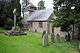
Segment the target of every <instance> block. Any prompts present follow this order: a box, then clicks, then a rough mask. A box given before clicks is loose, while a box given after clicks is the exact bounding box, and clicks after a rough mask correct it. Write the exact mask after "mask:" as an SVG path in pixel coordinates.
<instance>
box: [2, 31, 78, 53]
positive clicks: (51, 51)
mask: <svg viewBox="0 0 80 53" xmlns="http://www.w3.org/2000/svg"><path fill="white" fill-rule="evenodd" d="M0 53H78V52H77V51H76V49H74V48H72V47H71V45H70V44H67V43H54V44H50V46H48V47H43V46H42V38H41V34H40V33H32V32H29V33H28V35H26V36H5V35H4V34H0Z"/></svg>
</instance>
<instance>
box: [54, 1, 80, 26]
mask: <svg viewBox="0 0 80 53" xmlns="http://www.w3.org/2000/svg"><path fill="white" fill-rule="evenodd" d="M53 2H54V14H55V15H56V16H57V17H58V18H57V19H55V22H56V23H58V24H57V25H58V26H61V27H63V26H65V25H67V26H70V25H73V24H77V23H79V22H80V16H79V15H80V0H54V1H53ZM71 7H75V8H74V9H71Z"/></svg>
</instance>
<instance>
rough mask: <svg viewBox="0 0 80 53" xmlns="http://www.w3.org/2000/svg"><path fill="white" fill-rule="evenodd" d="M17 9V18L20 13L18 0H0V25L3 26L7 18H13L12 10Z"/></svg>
mask: <svg viewBox="0 0 80 53" xmlns="http://www.w3.org/2000/svg"><path fill="white" fill-rule="evenodd" d="M15 8H16V9H17V12H16V15H17V20H19V17H20V15H21V5H20V0H2V1H0V26H4V25H5V24H6V23H7V22H8V21H9V20H8V19H9V18H10V20H13V17H14V15H13V10H14V9H15Z"/></svg>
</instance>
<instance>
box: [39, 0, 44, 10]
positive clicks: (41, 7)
mask: <svg viewBox="0 0 80 53" xmlns="http://www.w3.org/2000/svg"><path fill="white" fill-rule="evenodd" d="M38 8H39V9H40V10H41V9H44V8H45V6H44V1H43V0H41V1H39V3H38Z"/></svg>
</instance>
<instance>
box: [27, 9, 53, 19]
mask: <svg viewBox="0 0 80 53" xmlns="http://www.w3.org/2000/svg"><path fill="white" fill-rule="evenodd" d="M52 13H53V10H52V9H48V10H46V9H44V10H36V11H35V12H33V13H32V14H31V16H29V17H28V18H27V21H47V20H48V19H49V17H50V16H51V14H52Z"/></svg>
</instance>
